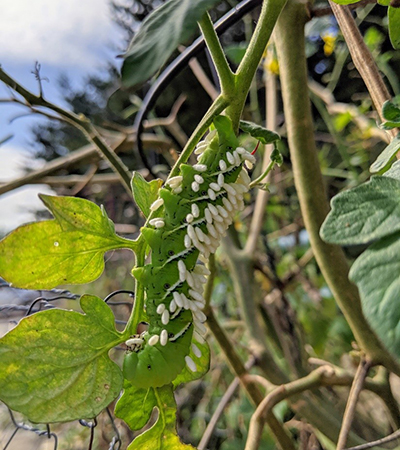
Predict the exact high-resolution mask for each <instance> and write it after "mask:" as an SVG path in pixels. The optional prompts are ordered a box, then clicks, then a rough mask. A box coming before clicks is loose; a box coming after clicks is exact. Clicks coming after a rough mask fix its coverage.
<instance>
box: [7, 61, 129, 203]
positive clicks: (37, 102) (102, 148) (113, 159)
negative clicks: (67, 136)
mask: <svg viewBox="0 0 400 450" xmlns="http://www.w3.org/2000/svg"><path fill="white" fill-rule="evenodd" d="M0 80H1V81H3V83H4V84H6V85H7V86H9V87H10V88H11V89H13V90H14V91H15V92H17V93H18V94H19V95H21V96H22V97H23V98H24V99H25V100H26V102H27V103H28V104H29V105H32V106H39V107H44V108H48V109H50V110H51V111H54V112H55V113H57V114H59V115H60V117H63V118H65V119H66V120H69V121H70V122H71V123H73V124H74V126H75V127H76V128H78V129H79V130H80V131H82V132H83V133H84V134H85V135H86V137H87V138H88V139H89V141H91V142H92V143H93V144H94V145H95V146H96V148H97V150H98V151H99V153H100V155H101V156H102V157H103V158H104V159H106V160H107V161H108V162H109V164H110V166H111V168H112V169H113V170H114V172H115V173H117V174H118V175H119V176H120V178H121V183H122V185H123V186H124V188H125V190H126V191H127V192H128V194H129V195H130V196H131V195H132V190H131V186H130V183H131V175H130V173H129V170H128V169H127V167H126V166H125V164H124V163H123V162H122V161H121V160H120V158H119V157H118V156H117V155H116V154H115V153H114V152H113V150H112V148H110V147H109V146H108V144H107V142H106V141H105V140H104V139H103V138H102V137H101V135H100V134H99V132H98V131H97V129H96V128H95V126H94V125H93V124H92V122H91V121H90V120H89V119H88V118H87V117H85V116H84V115H83V114H79V115H78V114H75V113H73V112H72V111H67V110H65V109H63V108H61V107H59V106H57V105H55V104H53V103H50V102H48V101H47V100H45V99H44V98H43V96H42V92H40V95H39V96H37V95H35V94H33V93H32V92H30V91H28V90H27V89H25V88H24V87H23V86H21V85H20V84H19V83H18V82H17V81H16V80H14V79H13V78H11V77H10V76H9V75H8V74H7V73H6V72H4V70H3V69H2V68H1V67H0Z"/></svg>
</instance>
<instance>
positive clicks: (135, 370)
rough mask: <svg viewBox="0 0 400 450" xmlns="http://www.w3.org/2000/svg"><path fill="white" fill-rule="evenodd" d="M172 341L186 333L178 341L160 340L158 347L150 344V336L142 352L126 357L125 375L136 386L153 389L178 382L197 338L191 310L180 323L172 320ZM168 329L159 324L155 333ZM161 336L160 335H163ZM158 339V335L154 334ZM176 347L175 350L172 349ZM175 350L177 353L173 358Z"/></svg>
mask: <svg viewBox="0 0 400 450" xmlns="http://www.w3.org/2000/svg"><path fill="white" fill-rule="evenodd" d="M168 328H169V331H168V339H174V336H176V335H177V334H178V333H182V334H181V335H179V337H178V338H176V341H172V342H170V343H169V346H168V347H167V346H166V345H163V342H161V339H160V338H159V339H157V342H156V344H155V345H150V344H149V340H150V339H151V336H150V334H149V333H146V336H145V337H144V343H143V347H142V348H141V349H140V350H136V351H132V352H129V353H127V354H126V355H125V359H124V365H123V375H124V377H125V378H126V379H127V380H128V381H130V382H131V383H132V384H133V385H134V386H136V387H140V388H144V389H147V388H149V387H161V386H163V385H164V384H166V381H165V380H166V379H167V380H169V381H167V383H168V382H170V381H172V380H174V379H175V378H176V377H177V376H178V375H179V373H180V372H182V370H183V368H184V367H185V356H187V354H188V348H190V345H191V342H192V336H193V324H192V322H191V314H190V312H189V311H184V312H183V313H181V315H180V317H179V318H177V320H174V321H171V324H170V326H169V327H168ZM163 330H165V327H164V328H162V327H158V326H157V325H155V326H154V327H153V331H155V332H158V333H159V334H161V333H162V331H163ZM159 334H158V335H159ZM153 336H157V334H155V335H153ZM172 344H174V345H173V347H172ZM171 347H172V348H173V354H172V355H171Z"/></svg>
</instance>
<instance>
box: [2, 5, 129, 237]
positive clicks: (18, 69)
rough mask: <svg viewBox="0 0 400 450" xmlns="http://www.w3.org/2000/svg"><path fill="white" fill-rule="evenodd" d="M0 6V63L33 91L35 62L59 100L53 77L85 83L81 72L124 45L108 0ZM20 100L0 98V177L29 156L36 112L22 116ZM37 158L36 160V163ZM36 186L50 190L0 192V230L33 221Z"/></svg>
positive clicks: (18, 168)
mask: <svg viewBox="0 0 400 450" xmlns="http://www.w3.org/2000/svg"><path fill="white" fill-rule="evenodd" d="M2 3H3V4H2V6H1V8H0V65H1V67H2V69H3V70H5V71H6V72H7V73H8V74H9V75H10V76H12V77H13V78H15V79H16V80H17V81H18V82H20V83H21V84H22V85H24V86H25V87H27V88H28V89H30V90H32V91H33V92H37V89H38V85H37V81H36V80H35V78H34V76H33V74H32V73H31V72H32V70H33V68H34V65H35V62H36V61H38V62H39V63H40V64H41V74H42V76H43V77H47V78H48V79H49V81H48V82H47V81H43V89H44V93H45V95H46V97H47V98H48V100H50V101H52V102H55V103H58V104H61V105H62V101H61V98H60V95H59V91H58V88H57V80H58V79H59V77H60V76H61V75H62V74H66V75H67V76H68V77H69V78H70V80H71V82H72V84H73V85H74V86H83V83H84V79H85V76H87V75H89V74H91V73H94V72H95V73H98V72H99V70H101V68H102V67H104V63H105V62H106V61H110V60H115V57H116V55H117V54H118V53H121V51H122V50H123V47H122V46H123V40H122V35H121V33H120V32H119V30H118V29H117V27H116V26H115V24H114V23H113V21H112V18H111V11H110V7H109V0H67V1H66V0H13V1H12V2H6V1H4V2H2ZM9 97H10V93H9V90H8V89H7V88H6V87H5V86H4V85H2V83H1V82H0V99H4V98H9ZM23 113H26V110H25V109H24V108H23V107H21V106H18V105H10V104H8V103H2V102H0V142H1V141H2V140H3V139H4V138H6V137H7V136H9V135H12V136H13V137H12V139H10V140H8V141H7V142H6V143H4V144H3V145H0V183H1V182H4V181H7V180H10V179H12V178H13V177H15V176H17V175H19V174H21V165H22V164H23V163H24V162H26V160H28V162H29V164H31V165H32V164H33V161H32V158H30V152H29V139H30V133H29V129H30V127H31V126H32V125H33V124H34V123H37V122H38V121H42V122H43V121H44V120H45V119H43V118H40V117H39V116H33V115H28V116H25V115H24V116H23V117H20V118H16V117H17V116H19V115H22V114H23ZM36 166H40V162H36V163H35V167H36ZM39 192H43V193H51V191H50V190H49V188H48V187H46V186H43V185H35V186H29V187H25V188H20V189H18V190H16V191H13V192H12V193H9V194H5V195H2V196H0V232H1V231H10V230H11V229H13V228H15V227H16V226H18V225H20V224H22V223H25V222H29V221H32V220H33V219H34V217H33V214H32V213H31V212H30V211H32V209H35V208H37V207H38V206H39V205H40V201H39V199H38V198H37V194H38V193H39Z"/></svg>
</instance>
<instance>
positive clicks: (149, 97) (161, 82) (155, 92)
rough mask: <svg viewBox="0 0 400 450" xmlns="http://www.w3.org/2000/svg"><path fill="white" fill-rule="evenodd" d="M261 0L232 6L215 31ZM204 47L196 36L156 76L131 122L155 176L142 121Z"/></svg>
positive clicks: (138, 145) (246, 1)
mask: <svg viewBox="0 0 400 450" xmlns="http://www.w3.org/2000/svg"><path fill="white" fill-rule="evenodd" d="M261 3H262V0H243V1H242V2H240V3H239V4H238V5H237V6H236V7H235V8H232V9H231V10H230V11H229V12H228V13H226V14H225V15H224V16H223V17H222V18H221V19H220V20H218V22H216V24H215V25H214V28H215V31H216V33H217V34H218V35H221V34H222V33H224V32H225V31H226V30H227V29H228V28H230V27H231V26H232V25H234V24H235V23H236V22H238V21H239V20H240V19H241V18H242V17H243V16H245V15H246V14H247V13H249V12H250V11H252V10H253V9H254V8H256V7H257V6H259V5H261ZM204 48H205V42H204V38H203V37H202V36H201V37H199V38H197V39H196V40H195V41H194V42H193V44H192V45H191V46H189V47H188V48H187V49H186V50H185V51H184V52H182V53H181V54H180V55H179V56H178V57H177V58H176V59H174V61H172V63H171V64H169V66H167V68H166V69H165V70H164V71H163V72H162V73H161V75H160V76H159V77H158V78H157V81H156V82H155V83H154V84H153V85H152V86H151V88H150V89H149V91H148V92H147V94H146V96H145V98H144V99H143V102H142V106H141V108H140V109H139V111H138V113H137V114H136V117H135V122H134V124H133V132H134V135H135V136H136V149H137V151H138V153H139V155H140V158H141V159H142V162H143V165H144V166H145V167H146V169H148V171H149V172H150V173H151V175H152V176H153V177H154V178H156V175H155V174H154V172H153V171H152V167H151V166H150V164H149V162H148V161H147V157H146V155H145V153H144V150H143V142H142V138H141V135H142V132H143V121H144V120H145V119H146V118H147V115H148V113H149V112H150V110H151V109H152V108H153V106H154V104H155V103H156V101H157V99H158V97H159V96H160V95H161V93H162V92H163V90H164V89H165V87H166V86H167V85H168V84H169V83H170V82H171V80H172V79H173V78H175V77H176V76H177V75H178V74H179V73H180V72H181V71H182V70H183V69H184V68H185V67H186V65H187V64H188V62H189V60H190V59H191V58H193V57H194V56H196V55H197V54H199V53H200V52H201V51H202V50H203V49H204Z"/></svg>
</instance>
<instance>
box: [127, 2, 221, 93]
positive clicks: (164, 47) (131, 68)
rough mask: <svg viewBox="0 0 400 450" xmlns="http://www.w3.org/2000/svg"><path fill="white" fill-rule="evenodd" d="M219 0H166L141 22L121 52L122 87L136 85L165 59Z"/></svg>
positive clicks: (159, 66) (149, 75) (187, 37)
mask: <svg viewBox="0 0 400 450" xmlns="http://www.w3.org/2000/svg"><path fill="white" fill-rule="evenodd" d="M216 3H219V0H196V1H195V2H193V1H192V0H168V1H167V2H165V3H164V4H163V5H162V6H160V7H159V8H157V9H156V10H155V11H154V12H152V13H151V14H150V15H149V16H148V17H147V18H146V19H145V20H144V22H143V23H142V25H141V27H140V29H139V31H138V32H137V33H136V34H135V36H134V38H133V39H132V41H131V43H130V44H129V47H128V50H127V51H126V53H125V55H124V63H123V66H122V69H121V74H122V83H123V84H124V86H125V87H133V86H137V85H140V84H141V83H143V82H144V81H146V80H147V79H149V78H150V77H151V76H152V75H154V74H155V73H156V72H157V71H158V70H159V69H161V67H162V66H163V65H164V64H165V63H166V62H167V60H168V58H169V57H170V56H171V54H172V52H173V51H174V50H175V49H176V48H177V47H178V45H179V44H182V43H184V42H185V41H187V40H188V39H189V38H190V37H191V36H192V35H193V34H194V33H195V31H196V29H197V26H196V22H197V21H198V20H200V19H201V17H202V15H203V14H204V13H205V12H206V11H207V10H208V9H210V8H211V7H213V6H214V5H215V4H216Z"/></svg>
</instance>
